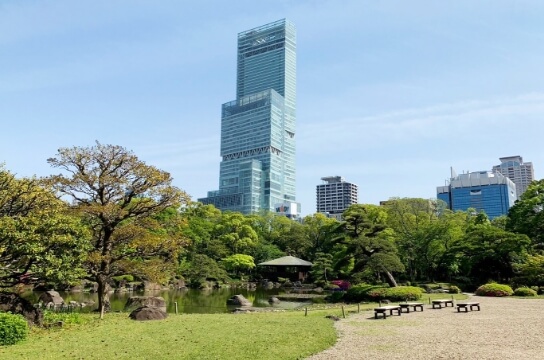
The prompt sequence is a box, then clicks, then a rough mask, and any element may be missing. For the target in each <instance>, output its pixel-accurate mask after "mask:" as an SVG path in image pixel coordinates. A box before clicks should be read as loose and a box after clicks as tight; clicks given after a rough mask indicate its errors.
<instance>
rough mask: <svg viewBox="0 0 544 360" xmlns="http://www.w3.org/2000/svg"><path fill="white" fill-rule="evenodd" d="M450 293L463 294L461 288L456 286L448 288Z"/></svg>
mask: <svg viewBox="0 0 544 360" xmlns="http://www.w3.org/2000/svg"><path fill="white" fill-rule="evenodd" d="M448 292H449V293H450V294H460V293H461V289H459V287H457V286H455V285H451V286H450V287H449V288H448Z"/></svg>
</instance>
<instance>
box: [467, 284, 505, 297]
mask: <svg viewBox="0 0 544 360" xmlns="http://www.w3.org/2000/svg"><path fill="white" fill-rule="evenodd" d="M476 295H478V296H497V297H499V296H512V295H514V291H513V290H512V288H511V287H510V286H508V285H504V284H496V283H491V284H485V285H482V286H480V287H479V288H478V289H476Z"/></svg>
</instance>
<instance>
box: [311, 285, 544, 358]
mask: <svg viewBox="0 0 544 360" xmlns="http://www.w3.org/2000/svg"><path fill="white" fill-rule="evenodd" d="M467 301H476V302H479V303H480V305H481V311H469V312H467V313H464V312H461V313H458V312H457V310H456V308H451V307H447V308H442V309H432V308H431V306H430V305H425V306H424V308H425V310H424V311H423V312H412V311H411V312H410V313H409V314H406V313H403V314H402V315H401V316H391V317H389V316H388V317H387V319H386V320H383V319H377V320H375V319H374V312H373V311H366V312H362V313H360V314H356V315H351V316H349V317H348V318H346V319H342V320H341V321H338V322H336V324H335V326H336V328H337V331H338V332H339V339H338V342H337V343H336V345H335V346H333V347H332V348H330V349H328V350H325V351H323V352H321V353H319V354H317V355H314V356H312V357H310V358H309V359H311V360H325V359H327V360H328V359H345V360H348V359H418V360H422V359H478V360H481V359H520V360H522V359H523V360H525V359H531V360H533V359H535V360H537V359H544V299H519V298H490V297H478V296H470V298H469V299H468V300H464V301H459V302H467Z"/></svg>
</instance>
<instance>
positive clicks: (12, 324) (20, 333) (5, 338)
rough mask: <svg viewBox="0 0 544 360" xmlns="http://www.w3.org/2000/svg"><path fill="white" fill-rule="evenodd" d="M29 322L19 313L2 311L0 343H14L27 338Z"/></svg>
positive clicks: (0, 317) (0, 314)
mask: <svg viewBox="0 0 544 360" xmlns="http://www.w3.org/2000/svg"><path fill="white" fill-rule="evenodd" d="M27 335H28V323H27V322H26V320H25V318H24V317H23V316H22V315H19V314H10V313H0V345H13V344H16V343H18V342H19V341H22V340H24V339H26V337H27Z"/></svg>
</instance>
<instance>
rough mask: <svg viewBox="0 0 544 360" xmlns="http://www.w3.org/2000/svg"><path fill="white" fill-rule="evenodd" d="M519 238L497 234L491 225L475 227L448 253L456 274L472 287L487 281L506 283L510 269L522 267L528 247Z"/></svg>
mask: <svg viewBox="0 0 544 360" xmlns="http://www.w3.org/2000/svg"><path fill="white" fill-rule="evenodd" d="M530 243H531V241H530V239H529V238H528V237H527V236H526V235H523V234H515V233H512V232H508V231H504V230H501V229H499V228H497V227H494V226H492V225H489V224H487V225H475V226H473V227H471V228H470V229H469V230H468V231H467V233H466V234H465V236H464V237H463V238H462V239H461V240H460V241H458V242H457V243H456V244H455V245H454V246H452V247H451V248H450V249H449V252H450V254H452V256H453V257H455V258H456V260H457V263H458V264H459V268H460V272H461V274H463V275H464V276H466V277H469V278H470V279H472V280H473V282H474V283H475V284H478V283H486V282H487V281H489V280H495V281H499V282H501V281H505V282H508V281H509V280H510V279H511V278H512V276H513V275H514V267H515V264H517V263H522V262H523V261H524V260H525V257H526V255H527V250H528V249H529V247H530Z"/></svg>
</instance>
